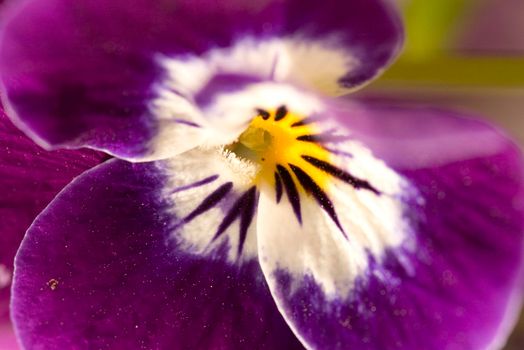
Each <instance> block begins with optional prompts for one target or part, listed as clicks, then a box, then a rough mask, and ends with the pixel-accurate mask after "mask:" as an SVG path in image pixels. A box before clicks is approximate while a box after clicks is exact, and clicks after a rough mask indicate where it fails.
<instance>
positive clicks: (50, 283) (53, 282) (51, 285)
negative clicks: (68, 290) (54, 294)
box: [47, 278, 58, 290]
mask: <svg viewBox="0 0 524 350" xmlns="http://www.w3.org/2000/svg"><path fill="white" fill-rule="evenodd" d="M47 286H48V287H49V288H50V289H51V290H56V289H57V288H58V280H57V279H54V278H51V279H50V280H49V281H48V282H47Z"/></svg>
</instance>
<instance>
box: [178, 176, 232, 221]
mask: <svg viewBox="0 0 524 350" xmlns="http://www.w3.org/2000/svg"><path fill="white" fill-rule="evenodd" d="M232 188H233V183H232V182H226V183H225V184H223V185H222V186H220V187H219V188H217V189H216V190H215V191H214V192H213V193H211V194H210V195H209V196H207V197H206V198H205V199H204V200H203V201H202V203H200V205H199V206H198V207H196V209H195V210H193V211H192V212H191V213H190V214H189V215H188V216H186V217H185V218H184V219H183V220H182V223H184V224H187V223H188V222H190V221H191V220H193V219H194V218H196V217H197V216H199V215H202V214H203V213H205V212H206V211H208V210H209V209H211V208H213V207H214V206H215V205H217V204H218V202H220V201H221V200H222V199H223V198H224V197H225V196H226V195H227V194H228V193H229V191H231V189H232Z"/></svg>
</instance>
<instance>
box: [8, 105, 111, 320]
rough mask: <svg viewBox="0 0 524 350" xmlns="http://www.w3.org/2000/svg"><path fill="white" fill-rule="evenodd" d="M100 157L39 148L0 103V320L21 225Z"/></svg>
mask: <svg viewBox="0 0 524 350" xmlns="http://www.w3.org/2000/svg"><path fill="white" fill-rule="evenodd" d="M105 159H107V155H105V154H101V153H98V152H94V151H91V150H76V151H71V150H61V151H53V152H46V151H44V150H42V149H41V148H40V147H38V146H37V145H36V144H35V143H34V142H33V141H31V140H30V139H29V138H28V137H27V136H25V135H24V134H22V133H21V132H20V131H19V130H17V129H16V128H15V127H14V125H13V124H12V123H11V122H10V121H9V119H8V118H7V117H6V115H5V114H4V112H3V110H2V108H1V106H0V193H1V194H2V195H1V196H0V322H1V321H2V320H7V319H8V299H9V289H10V288H9V287H10V284H11V275H12V272H13V262H14V257H15V253H16V250H17V249H18V246H19V245H20V242H21V241H22V238H23V236H24V234H25V231H26V230H27V229H28V228H29V226H30V225H31V222H32V221H33V220H34V218H35V217H36V216H37V215H38V213H40V212H41V211H42V210H43V209H44V208H45V206H46V205H47V204H48V203H49V202H50V201H51V200H52V199H53V197H54V196H55V195H56V194H57V193H58V192H59V191H60V190H61V189H62V188H63V187H64V186H66V185H67V184H68V183H69V182H70V181H71V180H72V179H73V178H74V177H75V176H77V175H79V174H81V173H82V172H83V171H84V170H86V169H89V168H91V167H93V166H95V165H97V164H99V163H101V162H103V161H104V160H105Z"/></svg>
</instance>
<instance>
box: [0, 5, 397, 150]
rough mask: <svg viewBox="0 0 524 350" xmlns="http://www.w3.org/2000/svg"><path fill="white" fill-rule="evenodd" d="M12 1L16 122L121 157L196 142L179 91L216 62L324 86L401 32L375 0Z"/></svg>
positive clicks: (386, 51)
mask: <svg viewBox="0 0 524 350" xmlns="http://www.w3.org/2000/svg"><path fill="white" fill-rule="evenodd" d="M13 8H14V9H13V10H12V11H11V12H10V16H8V17H9V20H8V21H7V24H6V25H5V28H4V36H3V41H2V47H1V54H0V71H1V76H2V81H3V84H4V87H5V90H6V96H7V99H8V101H9V104H10V106H11V107H12V109H13V110H14V111H15V112H16V115H17V121H18V122H19V124H20V125H21V126H22V127H23V128H24V129H25V130H26V131H27V132H29V133H30V134H31V135H32V136H34V137H35V138H36V139H37V140H38V141H40V143H42V144H43V145H46V146H50V147H52V146H73V147H77V146H79V145H89V146H91V147H94V148H98V149H103V150H106V151H108V152H109V153H112V154H115V155H117V156H120V157H125V158H131V159H140V158H142V159H143V158H149V159H151V158H161V157H165V156H167V155H171V154H173V153H179V152H180V151H183V150H186V149H188V148H190V147H192V146H195V145H196V144H198V143H200V142H201V141H202V140H201V138H200V134H199V132H198V130H195V127H197V126H198V121H196V120H195V118H196V117H194V116H193V114H192V113H193V112H194V110H193V109H192V107H191V96H190V95H189V96H188V95H187V94H186V93H187V92H194V91H193V90H194V89H195V88H198V87H199V86H203V85H204V84H205V83H206V80H207V79H209V78H210V76H212V75H213V74H215V73H217V72H218V73H220V72H222V73H223V72H229V73H243V74H250V75H256V76H263V77H264V78H274V79H278V80H286V81H292V82H295V83H299V84H304V85H307V86H311V87H318V88H320V89H322V90H326V91H327V92H329V93H333V92H335V90H336V91H338V90H340V89H341V88H345V87H351V88H352V87H354V86H356V85H359V84H361V83H362V82H364V81H367V80H369V79H370V78H371V77H373V76H375V75H376V74H378V72H380V71H381V70H382V68H383V67H384V66H385V65H386V64H387V63H388V62H389V61H390V60H391V59H392V57H393V56H394V55H395V54H396V52H397V51H398V48H399V46H400V43H401V37H402V34H401V29H400V22H399V19H398V18H397V15H396V14H395V12H394V11H393V10H392V8H391V7H390V6H389V5H387V4H386V2H383V1H382V0H351V1H347V0H346V1H341V0H330V1H327V2H325V1H324V2H322V3H319V2H317V1H310V0H308V1H303V0H300V1H299V0H287V1H284V0H265V1H257V2H255V3H252V2H245V1H222V2H219V3H217V2H214V1H213V2H211V1H207V0H200V1H185V0H184V1H172V0H157V1H144V0H133V1H124V0H117V1H111V2H104V3H103V5H100V3H99V2H92V1H87V0H81V1H76V2H75V4H74V5H71V4H70V2H69V1H65V0H46V1H24V2H20V4H19V3H17V4H15V5H13ZM35 23H39V25H38V26H35ZM49 38H53V40H49ZM27 43H34V44H33V45H28V44H27ZM326 60H328V61H330V64H329V65H326V64H325V62H326ZM192 89H193V90H192ZM197 119H198V118H197ZM180 121H181V122H180ZM188 133H189V134H190V135H189V136H187V135H186V134H188ZM166 138H167V139H169V142H164V140H165V139H166Z"/></svg>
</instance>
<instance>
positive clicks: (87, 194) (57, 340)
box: [13, 160, 301, 350]
mask: <svg viewBox="0 0 524 350" xmlns="http://www.w3.org/2000/svg"><path fill="white" fill-rule="evenodd" d="M167 174H168V173H166V166H165V164H164V165H162V164H158V163H141V164H136V165H132V164H130V163H126V162H124V161H119V160H111V161H109V162H107V163H105V164H103V165H100V166H99V167H97V168H95V169H93V170H90V171H88V172H86V173H85V174H84V175H82V176H81V177H79V178H77V179H76V180H74V181H73V183H72V184H71V185H69V186H68V187H67V188H66V189H65V190H64V191H63V192H62V193H61V194H60V195H59V196H58V197H57V198H56V199H55V201H54V202H53V203H52V204H51V205H50V206H49V207H48V208H47V209H46V210H45V211H44V212H43V213H42V214H41V215H40V216H39V217H38V218H37V220H36V221H35V223H34V224H33V226H32V227H31V229H30V230H29V231H28V234H27V235H26V238H25V239H24V242H23V244H22V247H21V249H20V251H19V253H18V257H17V274H16V276H15V282H14V292H15V295H14V299H13V313H14V320H15V323H16V326H17V329H18V332H19V335H20V336H21V340H22V344H23V345H24V346H25V347H26V348H28V349H46V350H48V349H64V348H74V349H92V348H96V349H139V348H140V349H245V348H259V349H295V348H301V345H300V343H299V342H298V340H297V339H296V338H295V336H294V335H293V334H292V333H291V331H290V330H289V328H288V327H287V325H286V324H285V322H284V320H283V318H282V316H281V315H280V314H279V312H278V311H277V309H276V307H275V305H274V302H273V300H272V298H271V295H270V293H269V290H268V288H267V284H266V282H265V280H264V277H263V275H262V273H261V271H260V267H259V266H258V264H257V262H256V260H252V261H251V262H250V263H246V264H243V265H241V266H238V265H237V266H234V265H232V264H229V263H227V261H226V259H225V257H221V256H220V255H215V257H214V258H213V259H206V258H204V257H202V256H199V255H196V254H192V253H188V252H185V251H184V250H183V249H179V248H180V247H179V246H178V245H179V243H178V240H177V239H176V237H175V236H173V235H172V233H173V232H174V230H175V231H176V222H177V220H176V218H174V217H173V215H172V210H173V206H174V207H175V208H176V205H177V203H173V202H171V201H170V200H167V199H166V198H165V197H164V196H163V195H162V194H163V193H164V192H163V190H164V186H165V185H166V181H167V180H168V179H167V178H166V175H167Z"/></svg>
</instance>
